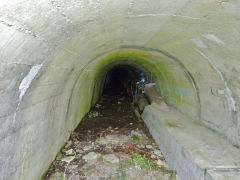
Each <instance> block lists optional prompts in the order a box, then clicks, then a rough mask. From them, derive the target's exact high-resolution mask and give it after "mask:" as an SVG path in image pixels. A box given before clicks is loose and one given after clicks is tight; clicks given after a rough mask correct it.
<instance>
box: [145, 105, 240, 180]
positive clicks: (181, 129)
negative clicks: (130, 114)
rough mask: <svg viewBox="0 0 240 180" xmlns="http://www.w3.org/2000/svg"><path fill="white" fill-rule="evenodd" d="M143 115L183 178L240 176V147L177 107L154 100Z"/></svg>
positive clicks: (203, 179) (236, 179)
mask: <svg viewBox="0 0 240 180" xmlns="http://www.w3.org/2000/svg"><path fill="white" fill-rule="evenodd" d="M142 118H143V120H144V122H145V123H146V125H147V126H148V128H149V130H150V132H151V134H152V136H153V138H154V139H155V141H156V143H158V145H159V147H160V149H161V151H162V152H163V154H164V156H165V158H166V161H167V162H168V164H169V166H170V167H171V168H173V169H174V170H176V171H177V173H178V175H179V177H180V178H181V179H182V180H213V179H216V180H239V179H240V151H239V150H238V149H237V148H234V147H233V146H232V144H230V143H229V142H228V141H227V140H225V139H224V138H222V137H220V136H219V135H218V134H216V133H214V132H212V131H211V130H209V129H208V128H206V127H204V126H203V125H201V124H200V123H198V122H196V121H194V120H191V119H189V118H187V117H185V116H184V115H182V114H181V113H180V112H178V111H177V110H175V109H170V108H166V106H159V105H157V104H156V103H152V104H151V105H149V106H146V108H145V109H144V112H143V114H142Z"/></svg>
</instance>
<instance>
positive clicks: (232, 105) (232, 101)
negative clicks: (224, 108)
mask: <svg viewBox="0 0 240 180" xmlns="http://www.w3.org/2000/svg"><path fill="white" fill-rule="evenodd" d="M195 51H197V52H198V53H199V54H200V55H201V56H203V57H204V59H206V60H207V62H208V63H209V64H210V66H211V67H212V68H213V69H214V70H215V71H216V72H217V74H218V75H219V77H220V78H221V79H222V81H223V82H224V86H225V90H224V95H225V97H226V99H227V100H228V105H229V107H230V109H232V110H233V111H234V112H236V111H237V107H236V101H235V99H234V98H233V95H232V91H231V89H230V88H229V86H228V83H227V81H226V80H225V78H224V76H223V74H222V72H221V71H220V70H219V69H218V68H217V66H216V65H215V64H214V62H213V61H212V60H211V59H210V58H209V57H207V56H206V55H205V54H204V53H203V52H202V51H200V50H198V49H195Z"/></svg>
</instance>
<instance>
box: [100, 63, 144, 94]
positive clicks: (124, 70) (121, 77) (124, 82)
mask: <svg viewBox="0 0 240 180" xmlns="http://www.w3.org/2000/svg"><path fill="white" fill-rule="evenodd" d="M140 73H141V71H140V70H138V69H135V68H133V67H131V66H128V65H120V66H116V67H113V68H112V69H111V70H110V71H109V72H107V74H106V77H105V80H104V90H103V94H108V95H119V96H121V95H122V96H125V97H131V96H133V94H134V92H135V89H136V83H137V81H139V79H140V77H139V74H140Z"/></svg>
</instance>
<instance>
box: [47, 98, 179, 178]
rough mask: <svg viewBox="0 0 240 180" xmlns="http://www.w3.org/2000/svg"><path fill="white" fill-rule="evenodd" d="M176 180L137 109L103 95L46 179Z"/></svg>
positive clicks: (76, 131) (54, 162)
mask: <svg viewBox="0 0 240 180" xmlns="http://www.w3.org/2000/svg"><path fill="white" fill-rule="evenodd" d="M49 179H51V180H62V179H68V180H82V179H84V180H85V179H92V180H97V179H99V180H100V179H119V180H123V179H141V180H142V179H176V174H175V172H174V171H172V170H170V169H169V168H168V166H167V164H166V162H165V160H164V157H163V155H162V153H161V151H160V150H159V149H158V146H157V145H156V144H155V142H154V140H153V138H152V137H151V135H150V133H149V132H148V129H147V128H146V126H145V125H144V123H143V121H142V120H140V119H139V118H137V117H136V115H135V113H134V106H133V105H132V104H131V103H130V102H129V101H128V99H127V98H124V97H121V96H106V95H105V96H103V97H102V99H101V100H100V101H99V102H98V103H97V104H96V105H95V107H93V108H92V109H91V111H90V112H89V113H88V114H87V115H86V116H85V118H84V119H83V121H82V122H81V123H80V125H79V126H78V127H77V129H76V130H75V131H74V132H73V133H72V134H71V137H70V139H69V141H68V142H67V144H66V145H65V147H64V148H63V149H62V150H61V151H60V152H59V154H58V155H57V157H56V159H55V160H54V161H53V163H52V165H51V167H50V169H49V171H48V172H47V173H46V175H45V176H44V178H43V180H49Z"/></svg>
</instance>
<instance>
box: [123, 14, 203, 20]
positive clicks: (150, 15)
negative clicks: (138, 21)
mask: <svg viewBox="0 0 240 180" xmlns="http://www.w3.org/2000/svg"><path fill="white" fill-rule="evenodd" d="M158 16H172V17H180V18H187V19H193V20H200V19H201V18H199V17H191V16H184V15H180V14H165V13H160V14H138V15H128V17H130V18H138V17H158Z"/></svg>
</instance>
